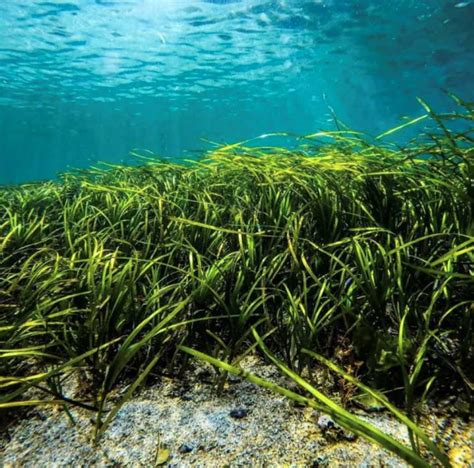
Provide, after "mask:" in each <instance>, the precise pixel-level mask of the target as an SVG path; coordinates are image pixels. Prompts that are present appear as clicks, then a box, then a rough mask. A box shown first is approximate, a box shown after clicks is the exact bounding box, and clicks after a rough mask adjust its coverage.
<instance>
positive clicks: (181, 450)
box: [178, 444, 193, 453]
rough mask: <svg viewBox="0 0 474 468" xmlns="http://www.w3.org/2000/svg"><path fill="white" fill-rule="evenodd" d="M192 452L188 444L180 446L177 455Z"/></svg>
mask: <svg viewBox="0 0 474 468" xmlns="http://www.w3.org/2000/svg"><path fill="white" fill-rule="evenodd" d="M192 451H193V447H192V446H191V445H188V444H182V445H180V447H179V449H178V452H179V453H189V452H192Z"/></svg>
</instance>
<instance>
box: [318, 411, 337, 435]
mask: <svg viewBox="0 0 474 468" xmlns="http://www.w3.org/2000/svg"><path fill="white" fill-rule="evenodd" d="M334 426H335V424H334V421H333V420H332V419H331V418H330V417H329V416H326V415H325V414H324V415H323V416H320V417H319V418H318V427H319V429H321V430H322V431H326V430H328V429H331V428H333V427H334Z"/></svg>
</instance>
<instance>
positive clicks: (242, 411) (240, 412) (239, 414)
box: [230, 408, 249, 419]
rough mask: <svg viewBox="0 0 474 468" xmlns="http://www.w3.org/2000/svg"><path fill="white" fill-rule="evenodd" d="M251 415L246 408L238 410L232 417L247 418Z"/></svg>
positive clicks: (232, 412)
mask: <svg viewBox="0 0 474 468" xmlns="http://www.w3.org/2000/svg"><path fill="white" fill-rule="evenodd" d="M248 414H249V412H248V410H247V409H245V408H236V409H233V410H232V411H231V412H230V417H231V418H234V419H242V418H245V417H246V416H247V415H248Z"/></svg>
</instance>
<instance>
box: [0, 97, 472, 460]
mask: <svg viewBox="0 0 474 468" xmlns="http://www.w3.org/2000/svg"><path fill="white" fill-rule="evenodd" d="M453 99H454V100H455V101H456V103H457V110H456V111H454V112H451V113H446V114H435V113H434V112H433V111H432V110H431V109H430V107H428V105H426V104H425V103H424V102H423V101H421V103H422V105H423V106H424V109H425V111H426V113H425V114H423V115H422V116H421V117H419V118H417V119H415V120H413V121H410V122H406V123H405V124H403V125H401V126H400V127H397V128H395V129H392V130H389V131H387V132H385V133H384V134H382V135H379V137H376V138H369V137H367V136H365V135H363V134H360V133H358V132H354V131H351V130H349V129H347V128H346V127H344V126H343V125H342V124H340V123H339V122H336V123H337V128H336V130H334V131H328V132H318V133H315V134H313V135H308V136H305V137H291V136H289V135H287V137H288V138H295V141H297V143H298V146H297V147H296V148H295V149H292V150H289V149H284V148H278V147H272V146H259V147H257V146H255V142H256V141H260V140H255V141H252V142H243V143H239V144H230V145H227V146H222V145H220V146H219V145H216V147H215V148H214V149H213V150H212V151H210V152H209V153H207V154H206V155H204V156H203V158H202V159H199V160H195V161H186V162H182V163H176V162H169V161H161V160H158V159H157V160H142V161H141V162H140V164H139V165H137V166H118V165H106V166H104V167H102V168H91V169H89V170H81V171H77V172H70V173H66V174H63V175H62V176H61V178H60V180H58V181H51V182H41V183H37V184H24V185H18V186H9V187H4V188H2V189H1V190H0V347H1V349H0V374H1V376H2V377H1V380H0V408H1V409H2V412H3V417H4V418H11V417H15V416H18V415H19V414H20V413H21V412H22V411H24V410H25V407H30V406H37V405H58V406H62V407H64V408H65V410H66V413H67V411H68V408H70V407H71V406H79V407H81V408H84V409H86V410H89V411H90V414H91V418H93V420H94V425H95V433H94V438H95V440H96V441H97V442H99V441H100V437H101V435H102V434H103V433H104V432H105V431H106V430H107V427H108V426H109V425H110V423H111V422H112V421H113V419H114V417H115V416H116V414H117V413H118V411H119V410H120V407H121V406H122V405H123V404H124V403H125V402H126V401H127V400H129V399H130V398H132V396H133V393H134V392H135V390H137V388H138V387H139V386H140V385H147V384H151V383H152V382H153V379H154V378H155V377H156V376H158V375H161V374H166V375H172V376H174V377H175V378H176V379H180V378H182V377H181V376H182V375H183V371H184V369H186V367H187V366H188V365H189V362H190V360H193V359H196V358H197V359H199V360H204V361H207V362H208V363H211V364H212V365H213V366H214V367H215V369H216V373H215V384H216V388H217V391H222V389H223V388H224V385H225V382H226V379H227V378H228V376H229V374H237V375H240V376H242V377H244V378H247V379H249V380H250V381H251V382H254V383H256V384H257V385H260V386H264V387H267V388H270V389H271V390H274V391H276V392H279V393H281V394H283V395H285V396H287V397H288V398H290V399H293V400H296V401H297V402H298V403H299V404H304V405H309V406H311V407H313V408H317V409H318V410H321V411H323V412H325V413H328V414H329V415H331V417H332V418H333V419H334V420H335V421H336V422H337V423H338V424H340V425H341V426H342V427H344V428H346V429H349V430H350V431H352V432H354V433H355V434H358V435H360V436H362V437H365V438H367V439H369V440H371V441H374V442H376V443H378V444H380V445H382V446H383V447H385V448H386V449H387V450H390V451H392V452H393V453H395V454H397V455H398V456H400V457H401V458H403V459H404V460H405V461H407V462H408V463H411V464H413V465H414V466H429V465H431V464H440V465H444V466H449V465H450V462H449V460H448V458H447V456H446V454H445V452H444V448H443V446H442V445H439V446H438V445H437V444H436V443H435V442H433V441H432V440H431V439H430V438H429V437H428V436H427V435H426V433H425V432H424V431H423V428H422V427H421V425H420V424H419V423H418V416H417V415H418V411H419V408H420V407H421V406H422V405H424V404H426V402H427V401H430V402H436V401H440V400H442V399H445V398H446V397H453V398H460V399H461V400H463V401H465V402H467V404H468V405H469V404H470V401H471V400H470V399H471V392H472V388H473V374H472V369H473V366H472V362H473V360H472V359H473V332H472V327H473V314H474V237H473V234H474V223H473V217H472V214H473V210H474V145H473V142H474V140H473V138H474V127H473V126H472V122H473V119H474V106H473V104H472V103H469V102H464V101H461V100H460V99H459V98H456V97H453ZM421 125H426V127H425V128H426V130H422V127H421ZM405 126H410V128H411V129H413V128H414V127H415V126H416V128H419V129H420V131H419V135H418V136H417V137H416V138H415V139H414V140H413V141H412V142H411V143H409V144H407V145H405V146H403V147H400V146H397V145H395V144H390V143H385V142H386V140H387V139H390V136H391V134H392V133H395V132H397V131H403V130H404V127H405ZM262 141H264V140H263V139H262ZM265 141H267V140H265ZM249 143H251V145H250V144H249ZM249 353H259V354H260V355H261V356H264V357H265V358H266V359H267V360H268V361H269V362H271V363H273V364H274V365H275V366H276V367H277V368H278V369H280V371H281V372H282V373H283V374H285V375H286V376H287V377H288V378H289V380H292V381H294V385H293V386H291V388H290V386H289V387H288V388H287V387H283V386H277V385H275V384H272V383H270V382H268V381H266V380H264V379H262V378H260V377H258V376H256V375H253V374H249V373H247V372H244V371H242V370H241V369H240V368H239V362H240V360H241V359H242V358H243V357H244V356H246V355H248V354H249ZM317 368H323V369H325V370H326V371H327V372H330V373H333V374H335V375H336V376H337V378H338V382H343V383H344V385H339V386H337V388H334V389H333V390H334V391H333V392H332V393H331V394H328V393H327V392H325V391H323V390H321V389H320V388H318V386H317V385H316V383H315V382H314V381H313V379H312V374H313V371H314V370H315V369H317ZM79 371H80V372H81V373H82V374H81V375H82V376H83V377H82V379H83V386H84V389H83V392H82V393H83V396H82V397H81V398H80V399H76V398H71V397H69V396H67V394H66V392H64V391H63V383H64V381H65V380H66V379H67V378H68V376H69V375H71V374H72V373H74V372H79ZM125 384H126V385H127V387H126V391H124V392H123V393H122V396H121V398H120V399H117V398H114V399H111V398H110V395H111V393H112V392H113V391H114V389H116V388H117V387H120V386H125ZM363 397H365V398H366V399H367V398H370V399H371V400H372V401H376V402H377V403H378V404H379V405H380V406H383V407H385V408H386V409H387V410H388V411H389V412H391V413H393V415H394V416H395V417H396V418H398V419H399V420H401V421H402V422H403V423H404V424H406V426H407V430H408V433H409V435H410V441H411V445H410V446H405V445H403V444H402V443H401V442H399V441H397V440H396V439H394V438H393V437H392V436H390V435H388V434H385V433H383V432H382V431H380V430H379V429H377V428H375V427H374V426H372V425H370V424H369V423H367V422H365V421H364V420H363V419H361V418H359V417H358V416H356V415H355V414H354V413H353V412H352V411H351V408H353V406H354V405H355V404H356V403H357V400H358V399H361V398H363Z"/></svg>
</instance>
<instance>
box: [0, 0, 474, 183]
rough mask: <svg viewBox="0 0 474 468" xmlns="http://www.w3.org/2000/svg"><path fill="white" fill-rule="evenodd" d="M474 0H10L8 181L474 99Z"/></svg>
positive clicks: (5, 71)
mask: <svg viewBox="0 0 474 468" xmlns="http://www.w3.org/2000/svg"><path fill="white" fill-rule="evenodd" d="M473 82H474V2H471V1H465V2H459V1H448V0H429V1H428V0H422V1H414V0H397V1H392V0H378V1H375V0H286V1H283V0H281V1H276V0H275V1H264V0H260V1H258V0H241V1H239V0H207V1H205V0H128V1H119V0H117V1H114V0H110V1H108V0H70V1H49V2H47V1H37V0H8V1H4V2H1V3H0V138H1V143H2V144H1V147H0V183H11V182H17V181H26V180H34V179H42V178H49V177H53V176H54V175H55V174H56V173H57V172H58V171H62V170H66V169H67V168H69V167H80V166H85V165H88V164H91V163H94V162H95V161H97V160H107V161H117V162H118V161H122V160H125V161H129V160H130V158H129V157H128V156H127V155H128V153H129V152H130V150H131V149H133V148H147V149H149V150H151V151H153V152H155V153H158V154H162V155H166V156H177V157H183V156H184V157H190V156H193V155H195V154H197V153H196V151H198V150H201V149H203V148H206V143H205V142H204V141H203V140H202V139H203V138H207V139H211V140H218V141H221V142H228V141H236V140H239V139H242V138H243V139H245V138H249V137H253V136H257V135H259V134H262V133H268V132H274V131H291V132H296V133H307V132H312V131H314V130H316V129H320V128H330V126H331V122H330V121H329V120H330V115H329V111H330V110H331V109H334V111H335V112H336V114H337V115H338V116H339V118H340V119H342V120H343V121H345V122H346V123H347V124H349V125H350V126H352V127H355V128H357V129H362V130H364V131H368V132H371V133H377V132H379V131H381V130H383V129H385V128H387V127H390V126H392V125H396V124H397V123H398V122H399V121H400V118H401V117H402V116H404V115H413V116H416V115H418V114H419V113H420V110H419V107H418V106H419V105H418V103H417V102H416V99H415V97H416V96H422V97H423V98H424V99H425V100H428V101H429V102H430V103H432V104H433V105H434V106H435V107H436V106H438V107H441V108H443V109H444V108H445V107H443V106H448V105H449V104H448V100H447V99H446V97H445V96H444V94H443V92H442V90H443V89H448V90H450V91H453V92H456V93H458V94H460V95H461V96H463V97H464V98H466V99H472V98H473V97H474V92H473V89H474V88H473Z"/></svg>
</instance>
